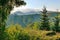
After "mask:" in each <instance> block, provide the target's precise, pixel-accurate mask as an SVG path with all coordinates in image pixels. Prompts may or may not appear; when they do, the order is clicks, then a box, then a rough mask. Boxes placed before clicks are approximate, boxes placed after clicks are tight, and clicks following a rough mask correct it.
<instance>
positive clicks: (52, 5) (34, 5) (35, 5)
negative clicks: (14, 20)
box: [14, 0, 60, 11]
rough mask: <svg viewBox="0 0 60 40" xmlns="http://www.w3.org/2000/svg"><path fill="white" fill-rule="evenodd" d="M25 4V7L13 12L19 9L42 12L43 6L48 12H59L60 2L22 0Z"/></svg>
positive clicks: (55, 0) (51, 0) (59, 0)
mask: <svg viewBox="0 0 60 40" xmlns="http://www.w3.org/2000/svg"><path fill="white" fill-rule="evenodd" d="M24 1H25V2H26V5H25V6H20V7H18V8H16V7H15V8H14V10H15V11H16V10H20V9H30V8H31V9H40V10H42V8H43V6H46V8H47V10H49V11H56V9H59V11H60V0H24Z"/></svg>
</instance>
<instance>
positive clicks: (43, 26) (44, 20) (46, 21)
mask: <svg viewBox="0 0 60 40" xmlns="http://www.w3.org/2000/svg"><path fill="white" fill-rule="evenodd" d="M41 19H42V22H41V26H40V29H41V30H50V28H49V19H48V15H47V10H46V7H44V9H43V11H42V18H41Z"/></svg>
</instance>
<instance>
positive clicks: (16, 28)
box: [5, 24, 60, 40]
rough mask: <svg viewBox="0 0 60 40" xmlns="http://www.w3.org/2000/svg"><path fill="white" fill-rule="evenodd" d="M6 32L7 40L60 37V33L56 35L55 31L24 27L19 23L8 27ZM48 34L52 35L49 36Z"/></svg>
mask: <svg viewBox="0 0 60 40" xmlns="http://www.w3.org/2000/svg"><path fill="white" fill-rule="evenodd" d="M5 33H6V34H5V36H6V37H5V40H56V39H59V38H60V36H59V34H58V35H56V34H55V35H54V32H53V31H45V30H44V31H42V30H35V29H30V28H22V26H20V25H18V24H16V25H11V26H9V27H8V28H6V30H5ZM47 34H48V35H49V34H50V35H51V34H52V35H51V36H47Z"/></svg>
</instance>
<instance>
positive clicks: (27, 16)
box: [7, 10, 56, 27]
mask: <svg viewBox="0 0 60 40" xmlns="http://www.w3.org/2000/svg"><path fill="white" fill-rule="evenodd" d="M41 14H42V12H41V11H39V10H38V11H37V10H30V11H26V12H24V11H16V12H14V13H12V14H10V15H9V17H8V20H7V26H9V25H11V24H12V23H13V24H20V25H22V26H23V27H24V26H27V25H28V24H31V23H33V22H36V21H40V18H41ZM48 15H49V16H50V17H53V16H56V12H51V11H48Z"/></svg>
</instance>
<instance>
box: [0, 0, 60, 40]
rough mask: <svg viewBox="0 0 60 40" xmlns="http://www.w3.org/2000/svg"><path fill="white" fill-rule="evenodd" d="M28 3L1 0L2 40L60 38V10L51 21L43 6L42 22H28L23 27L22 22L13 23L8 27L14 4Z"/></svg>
mask: <svg viewBox="0 0 60 40" xmlns="http://www.w3.org/2000/svg"><path fill="white" fill-rule="evenodd" d="M21 5H26V2H24V1H21V0H5V1H4V0H0V40H60V12H58V11H57V16H55V17H54V18H53V20H52V21H51V20H50V18H49V16H48V15H47V11H48V10H47V9H46V7H43V11H42V17H41V21H40V22H34V23H32V24H28V25H27V27H25V28H23V27H22V26H21V25H20V24H15V25H13V24H11V25H10V26H9V27H8V28H6V20H7V18H8V15H9V14H10V12H11V10H12V9H13V7H14V6H16V7H18V6H21Z"/></svg>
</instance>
